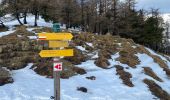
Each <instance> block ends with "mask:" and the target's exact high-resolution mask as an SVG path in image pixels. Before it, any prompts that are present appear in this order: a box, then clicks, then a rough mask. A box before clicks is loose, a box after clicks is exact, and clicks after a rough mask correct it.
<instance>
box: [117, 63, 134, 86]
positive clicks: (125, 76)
mask: <svg viewBox="0 0 170 100" xmlns="http://www.w3.org/2000/svg"><path fill="white" fill-rule="evenodd" d="M115 68H116V72H117V73H116V74H117V75H119V76H120V79H122V81H123V83H124V84H125V85H127V86H129V87H134V85H133V83H132V81H131V80H130V78H132V75H131V74H130V73H129V72H126V71H124V68H123V67H122V66H119V65H115Z"/></svg>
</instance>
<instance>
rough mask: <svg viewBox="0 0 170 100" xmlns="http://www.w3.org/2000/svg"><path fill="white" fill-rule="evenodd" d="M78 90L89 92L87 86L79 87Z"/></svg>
mask: <svg viewBox="0 0 170 100" xmlns="http://www.w3.org/2000/svg"><path fill="white" fill-rule="evenodd" d="M77 90H78V91H81V92H84V93H87V88H85V87H78V88H77Z"/></svg>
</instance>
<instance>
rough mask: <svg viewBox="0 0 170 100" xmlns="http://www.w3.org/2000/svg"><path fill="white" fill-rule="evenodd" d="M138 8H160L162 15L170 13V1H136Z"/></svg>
mask: <svg viewBox="0 0 170 100" xmlns="http://www.w3.org/2000/svg"><path fill="white" fill-rule="evenodd" d="M136 1H137V8H138V9H141V8H144V9H150V8H159V11H160V12H161V13H170V0H136Z"/></svg>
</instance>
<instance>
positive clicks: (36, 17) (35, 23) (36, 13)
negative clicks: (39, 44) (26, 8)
mask: <svg viewBox="0 0 170 100" xmlns="http://www.w3.org/2000/svg"><path fill="white" fill-rule="evenodd" d="M37 19H38V12H37V11H35V21H34V26H38V25H37Z"/></svg>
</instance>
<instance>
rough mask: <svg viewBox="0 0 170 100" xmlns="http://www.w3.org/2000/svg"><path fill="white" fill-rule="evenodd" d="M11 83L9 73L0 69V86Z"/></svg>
mask: <svg viewBox="0 0 170 100" xmlns="http://www.w3.org/2000/svg"><path fill="white" fill-rule="evenodd" d="M12 82H13V79H12V77H11V75H10V72H9V71H7V70H6V69H4V68H1V67H0V86H2V85H4V84H7V83H12Z"/></svg>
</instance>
